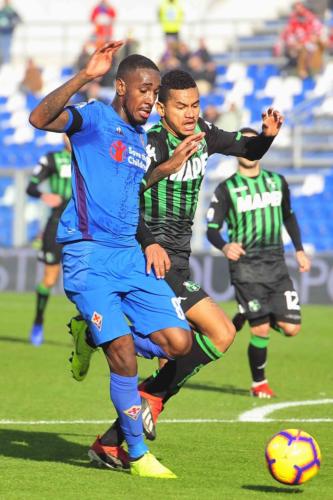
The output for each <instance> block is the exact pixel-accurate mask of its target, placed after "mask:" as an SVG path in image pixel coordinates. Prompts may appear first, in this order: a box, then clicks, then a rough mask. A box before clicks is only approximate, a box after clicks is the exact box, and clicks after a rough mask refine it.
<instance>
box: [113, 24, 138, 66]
mask: <svg viewBox="0 0 333 500" xmlns="http://www.w3.org/2000/svg"><path fill="white" fill-rule="evenodd" d="M124 41H125V43H124V45H123V46H122V47H121V48H120V50H119V51H118V52H117V54H116V56H117V61H122V60H123V59H125V58H126V57H128V56H131V55H132V54H137V53H138V48H139V42H138V40H137V39H136V38H135V36H134V34H133V30H132V29H129V30H128V31H127V35H126V37H125V38H124ZM115 66H116V64H115Z"/></svg>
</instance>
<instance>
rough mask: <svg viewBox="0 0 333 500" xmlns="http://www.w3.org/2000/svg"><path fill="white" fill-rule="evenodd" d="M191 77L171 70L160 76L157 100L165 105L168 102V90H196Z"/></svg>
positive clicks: (179, 71) (176, 70)
mask: <svg viewBox="0 0 333 500" xmlns="http://www.w3.org/2000/svg"><path fill="white" fill-rule="evenodd" d="M196 86H197V84H196V83H195V81H194V79H193V77H192V76H191V75H190V73H187V71H181V70H180V69H173V70H172V71H168V73H165V75H163V76H162V80H161V87H160V91H159V93H158V100H159V101H160V102H162V103H165V102H166V101H167V100H168V97H169V92H170V90H184V89H192V88H196Z"/></svg>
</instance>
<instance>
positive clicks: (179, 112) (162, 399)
mask: <svg viewBox="0 0 333 500" xmlns="http://www.w3.org/2000/svg"><path fill="white" fill-rule="evenodd" d="M157 110H158V112H159V114H160V117H161V121H160V122H159V123H158V124H157V125H155V126H154V127H152V128H151V129H150V130H149V132H148V145H147V148H146V149H147V154H148V156H149V168H148V172H147V174H146V176H147V179H148V180H151V178H152V177H154V175H155V174H156V173H157V170H158V168H159V167H158V166H159V165H160V164H163V162H166V161H168V160H169V159H170V158H172V156H173V154H174V151H175V150H176V148H177V147H179V144H181V142H182V140H183V139H184V137H187V136H190V135H191V134H193V133H195V132H200V131H202V132H204V133H205V136H204V137H203V138H202V140H201V144H200V147H199V148H198V151H197V152H196V153H195V154H194V155H193V156H192V157H191V158H190V159H189V160H188V161H187V162H186V163H184V165H183V166H182V168H181V170H180V171H179V172H177V173H174V174H171V175H169V176H168V177H167V178H165V179H163V180H160V182H158V183H157V184H155V185H154V186H152V188H151V189H148V190H146V191H145V192H144V194H143V196H142V198H141V200H142V201H141V214H142V215H143V217H144V221H145V223H146V224H147V227H145V225H142V224H140V226H139V231H138V235H137V237H138V239H139V241H140V242H141V244H142V245H143V247H146V246H147V245H148V244H151V243H156V242H157V243H159V244H160V245H161V246H162V247H163V248H165V249H166V250H167V252H168V254H169V256H170V259H171V264H172V265H171V269H170V270H169V264H168V263H166V266H165V269H164V272H165V271H168V272H167V273H166V275H165V279H166V282H167V283H168V284H169V285H170V287H171V288H172V290H173V291H174V292H175V294H176V295H177V297H178V304H179V307H182V309H183V310H184V312H185V315H186V318H187V319H188V320H189V322H190V324H191V325H192V326H193V328H194V330H195V331H196V333H195V335H194V338H193V343H192V349H191V351H190V352H189V353H188V354H186V355H185V356H182V357H181V358H179V359H175V360H169V361H168V362H167V363H166V365H165V366H163V368H162V369H161V370H160V371H159V372H158V374H155V375H154V376H152V377H150V378H149V379H147V380H145V381H144V382H143V383H142V384H140V393H141V395H142V396H143V397H144V398H145V399H146V400H148V402H149V405H150V409H151V411H152V417H153V420H154V422H151V419H150V415H149V414H148V413H145V414H144V424H145V431H146V435H147V437H149V438H150V439H154V438H155V430H154V426H153V424H154V423H155V422H156V420H157V418H158V415H159V414H160V412H161V411H162V409H163V406H164V404H165V403H166V402H167V401H168V400H169V399H170V398H171V397H172V396H174V395H175V394H177V393H178V391H179V390H180V389H181V387H182V386H183V385H184V383H185V382H186V381H187V380H188V379H189V378H190V377H191V376H193V375H195V374H196V373H198V371H199V370H200V369H201V368H202V367H203V366H205V365H207V364H208V363H210V362H212V361H216V360H217V359H219V358H221V356H222V354H223V353H224V352H225V351H226V350H227V349H228V347H229V346H230V345H231V343H232V341H233V338H234V334H235V329H234V326H233V325H232V323H231V321H230V320H229V319H228V317H227V316H226V315H225V314H224V312H223V311H222V309H221V308H220V307H219V306H218V305H217V304H216V303H215V302H214V301H213V300H212V299H211V298H210V297H209V296H208V295H207V294H206V292H205V291H204V290H203V289H202V288H201V287H200V285H199V284H198V283H195V282H193V281H191V276H190V265H189V258H190V254H191V245H190V240H191V236H192V224H193V219H194V215H195V212H196V207H197V203H198V196H199V191H200V186H201V184H202V180H203V177H204V174H205V170H206V165H207V160H208V157H209V156H210V155H212V154H214V153H221V154H225V155H236V156H242V155H246V156H247V157H248V158H251V159H255V158H261V156H262V155H263V154H264V153H265V152H266V151H267V150H268V148H269V146H270V145H271V143H272V141H273V139H274V137H275V136H276V135H277V133H278V132H279V129H280V126H281V124H282V117H281V115H280V114H279V113H278V112H277V111H273V110H268V112H267V113H265V114H264V115H263V133H262V134H260V136H258V137H251V138H249V137H246V136H243V135H242V134H241V133H239V132H225V131H223V130H220V129H218V128H217V127H215V126H214V125H212V124H210V123H206V122H204V120H203V119H202V118H200V117H199V113H200V105H199V92H198V88H197V85H196V83H195V81H194V80H193V78H192V76H191V75H190V74H189V73H187V72H184V71H180V70H174V71H170V72H168V73H166V74H165V75H164V76H163V78H162V83H161V89H160V91H159V97H158V103H157ZM84 330H85V327H84V325H83V331H84ZM77 357H78V356H76V358H77ZM79 357H80V356H79ZM83 371H84V370H83ZM73 375H74V376H75V373H74V371H73ZM119 431H120V428H119V423H117V422H116V423H115V424H114V425H113V426H112V427H111V428H110V429H109V430H108V431H107V432H106V433H105V434H104V435H103V436H102V437H101V438H100V444H101V446H100V450H101V452H100V455H101V461H103V460H104V462H106V463H107V459H108V449H109V447H111V446H114V444H115V443H117V442H122V440H123V437H122V436H121V432H119Z"/></svg>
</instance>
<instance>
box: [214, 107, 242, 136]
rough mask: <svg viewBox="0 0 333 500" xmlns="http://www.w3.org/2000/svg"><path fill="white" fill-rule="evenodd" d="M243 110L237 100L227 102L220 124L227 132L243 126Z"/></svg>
mask: <svg viewBox="0 0 333 500" xmlns="http://www.w3.org/2000/svg"><path fill="white" fill-rule="evenodd" d="M242 118H243V112H242V111H241V110H240V109H239V107H238V106H237V104H236V103H235V102H227V103H226V105H225V111H223V112H222V113H221V116H220V117H219V121H218V126H219V127H220V128H222V129H223V130H226V131H227V132H234V131H235V130H239V129H240V128H241V126H242Z"/></svg>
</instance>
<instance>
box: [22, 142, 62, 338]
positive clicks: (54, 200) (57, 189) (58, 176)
mask: <svg viewBox="0 0 333 500" xmlns="http://www.w3.org/2000/svg"><path fill="white" fill-rule="evenodd" d="M64 141H65V148H64V149H63V150H62V151H55V152H50V153H48V154H47V155H45V156H42V157H41V158H40V160H39V164H38V165H37V167H36V168H35V169H34V171H33V173H32V176H31V177H30V179H29V185H28V187H27V194H29V195H30V196H33V197H34V198H40V199H41V200H42V201H43V203H45V204H46V205H47V206H48V207H50V208H51V215H50V217H49V218H48V221H47V224H46V227H45V230H44V232H43V242H42V248H41V250H40V252H39V254H38V260H40V261H41V262H44V264H45V267H44V275H43V279H42V281H41V282H40V283H39V284H38V285H37V288H36V314H35V318H34V323H33V326H32V329H31V332H30V341H31V343H32V344H34V345H36V346H37V345H40V344H41V343H42V342H43V339H44V332H43V323H44V312H45V308H46V305H47V302H48V299H49V296H50V291H51V289H52V287H53V286H54V285H55V284H56V282H57V279H58V276H59V272H60V261H61V248H62V247H61V245H59V244H58V243H56V232H57V227H58V222H59V219H60V216H61V214H62V212H63V210H64V208H65V207H66V205H67V202H68V200H69V199H70V197H71V146H70V142H69V140H68V139H67V136H64ZM44 181H48V182H49V188H50V189H49V192H42V191H40V189H39V185H40V184H41V183H43V182H44Z"/></svg>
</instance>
